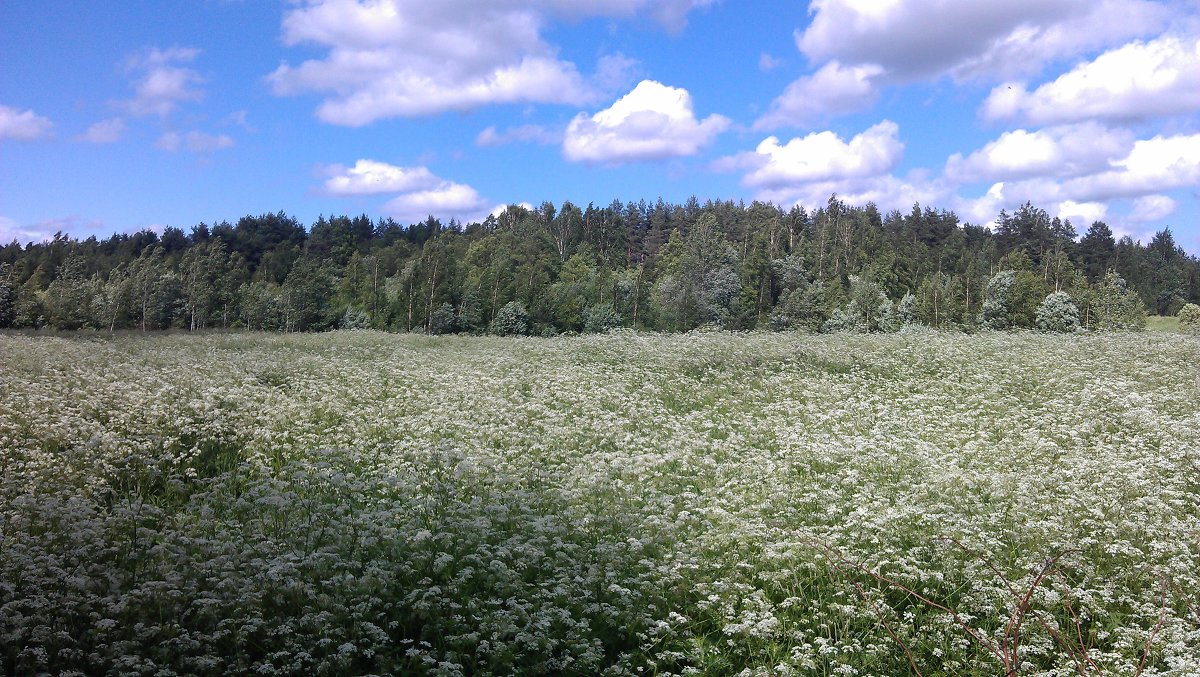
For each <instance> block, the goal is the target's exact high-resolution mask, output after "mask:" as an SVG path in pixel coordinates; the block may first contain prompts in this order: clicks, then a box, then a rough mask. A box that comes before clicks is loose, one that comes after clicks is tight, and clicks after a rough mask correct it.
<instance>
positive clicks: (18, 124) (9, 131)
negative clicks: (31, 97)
mask: <svg viewBox="0 0 1200 677" xmlns="http://www.w3.org/2000/svg"><path fill="white" fill-rule="evenodd" d="M53 128H54V123H53V122H50V120H49V119H47V118H44V117H42V116H40V115H38V114H37V113H35V112H33V111H32V110H24V111H22V110H17V109H16V108H11V107H9V106H4V105H0V139H17V140H19V141H35V140H37V139H41V138H45V137H47V136H49V135H50V130H51V129H53Z"/></svg>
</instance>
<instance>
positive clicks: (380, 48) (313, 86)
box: [268, 0, 712, 126]
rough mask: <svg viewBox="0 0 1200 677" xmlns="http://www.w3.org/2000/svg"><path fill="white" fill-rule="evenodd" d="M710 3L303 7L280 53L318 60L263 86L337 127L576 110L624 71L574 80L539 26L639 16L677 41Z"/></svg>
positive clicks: (603, 65)
mask: <svg viewBox="0 0 1200 677" xmlns="http://www.w3.org/2000/svg"><path fill="white" fill-rule="evenodd" d="M711 2H712V0H673V1H670V2H655V1H654V0H606V1H601V2H594V3H579V2H574V1H573V0H570V1H569V0H525V1H524V2H503V3H480V2H476V1H474V0H442V1H440V2H428V1H427V0H305V1H304V2H302V3H301V4H300V6H299V7H296V8H295V9H293V10H291V11H290V12H288V13H287V14H286V15H285V17H284V20H283V39H284V42H285V43H286V44H288V45H299V44H309V45H315V46H317V47H318V48H324V49H327V50H328V53H327V54H326V55H325V56H324V57H323V58H319V59H310V60H307V61H304V62H303V63H300V64H299V65H295V66H293V65H291V64H287V63H284V64H282V65H280V66H279V68H277V69H276V70H275V71H274V72H273V73H271V75H270V76H268V79H269V81H270V82H271V84H272V87H273V89H274V91H275V93H276V94H279V95H293V94H299V93H304V92H317V93H321V94H324V95H325V97H326V98H325V99H324V100H323V101H322V103H321V104H320V106H319V107H318V109H317V117H318V118H320V119H321V120H323V121H325V122H329V123H334V124H342V125H349V126H361V125H365V124H369V123H371V122H374V121H376V120H380V119H384V118H389V117H395V116H417V115H428V114H433V113H439V112H443V111H447V110H465V109H470V108H476V107H479V106H483V105H487V104H495V103H556V104H571V105H585V104H588V103H592V102H594V101H595V100H597V99H598V98H599V96H600V95H601V93H602V92H601V90H602V89H604V88H605V87H606V86H611V85H613V84H614V83H616V82H621V81H624V79H625V78H627V76H628V71H629V69H630V67H631V65H632V63H633V62H632V61H631V60H629V59H627V58H625V57H623V56H621V55H610V56H609V57H605V58H601V59H600V60H599V61H598V63H597V68H596V74H595V77H594V78H592V79H589V78H585V77H584V76H583V75H581V74H580V72H579V69H578V67H577V66H576V65H575V64H574V63H571V62H569V61H564V60H561V59H559V58H558V56H557V49H556V48H555V47H554V46H552V45H550V44H548V43H547V42H546V41H545V40H544V39H543V37H542V32H543V29H544V27H545V26H546V24H547V23H548V22H549V21H551V20H552V19H554V18H566V19H571V20H579V19H583V18H586V17H594V16H609V17H634V16H636V15H638V14H641V13H648V14H650V15H651V16H653V17H654V18H656V19H658V20H659V21H660V22H661V23H662V24H663V25H665V26H668V27H669V28H675V29H677V28H680V27H682V25H683V22H684V21H685V19H686V16H687V13H688V12H689V11H691V10H692V9H694V8H696V7H702V6H705V5H708V4H711Z"/></svg>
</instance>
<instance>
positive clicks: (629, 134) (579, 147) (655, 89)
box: [563, 80, 730, 164]
mask: <svg viewBox="0 0 1200 677" xmlns="http://www.w3.org/2000/svg"><path fill="white" fill-rule="evenodd" d="M729 124H730V122H729V119H728V118H726V117H724V116H721V115H716V114H713V115H709V116H708V117H706V118H704V119H703V120H697V119H696V114H695V111H694V110H693V107H692V97H691V95H690V94H689V93H688V91H687V90H686V89H681V88H678V87H668V86H666V85H663V84H661V83H659V82H655V81H653V80H643V81H642V82H640V83H638V85H637V87H634V88H633V91H631V92H629V93H628V94H626V95H625V96H623V97H621V98H620V99H617V101H616V102H615V103H613V105H612V106H611V107H609V108H606V109H604V110H602V111H600V112H598V113H596V114H595V115H592V116H590V117H589V116H588V115H587V114H586V113H580V114H579V115H577V116H575V119H573V120H571V124H570V125H568V126H567V132H566V136H565V138H564V140H563V156H564V157H566V159H568V160H570V161H572V162H595V163H603V164H621V163H624V162H634V161H639V160H661V159H664V158H670V157H681V156H686V155H695V154H696V152H698V151H699V150H700V148H702V147H704V146H706V145H708V143H709V142H711V141H712V140H713V138H714V137H716V136H717V135H718V134H720V133H721V132H723V131H725V130H726V129H727V128H728V127H729Z"/></svg>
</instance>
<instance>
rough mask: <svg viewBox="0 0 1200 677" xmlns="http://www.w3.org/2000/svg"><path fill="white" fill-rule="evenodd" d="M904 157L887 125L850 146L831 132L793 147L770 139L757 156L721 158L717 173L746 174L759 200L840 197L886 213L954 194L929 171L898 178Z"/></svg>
mask: <svg viewBox="0 0 1200 677" xmlns="http://www.w3.org/2000/svg"><path fill="white" fill-rule="evenodd" d="M903 153H904V144H903V143H902V142H901V141H900V139H899V127H898V126H897V125H896V123H894V122H892V121H890V120H884V121H882V122H880V123H878V124H876V125H874V126H872V127H870V128H868V129H866V130H865V131H863V132H862V133H861V134H858V135H856V136H854V137H853V138H851V139H850V140H849V141H846V140H844V139H843V138H842V137H840V136H838V135H837V134H835V133H833V132H830V131H824V132H816V133H812V134H809V135H807V136H804V137H796V138H793V139H791V140H789V141H788V142H787V143H781V142H780V140H779V139H778V138H777V137H774V136H770V137H767V138H766V139H764V140H763V141H762V143H760V144H759V145H758V147H757V148H756V149H755V150H754V151H749V152H744V153H739V154H737V155H733V156H728V157H724V158H721V159H719V160H717V161H716V162H714V163H713V164H712V168H713V169H714V170H716V171H735V170H740V171H744V172H746V173H745V174H744V176H743V177H742V185H745V186H748V187H752V188H754V189H756V193H755V198H756V199H759V200H769V201H771V202H775V203H777V204H783V205H789V204H804V205H809V206H813V205H820V204H824V203H825V201H826V200H828V199H829V196H830V195H831V194H834V193H836V194H837V195H838V197H839V198H841V199H843V200H845V201H847V202H850V203H852V204H865V203H867V202H873V203H875V204H876V205H877V206H879V207H880V208H881V209H885V210H888V209H907V208H909V207H911V206H912V204H913V203H914V202H921V203H923V204H933V203H937V202H941V201H943V200H944V199H945V198H946V197H947V195H948V193H949V186H948V184H946V182H945V181H943V180H941V179H930V177H929V176H928V175H927V173H926V172H923V171H914V172H910V173H909V174H908V175H907V176H905V177H903V178H901V177H897V176H895V175H893V174H892V171H893V170H894V169H895V168H896V166H897V165H898V164H899V162H900V160H901V157H902V156H903Z"/></svg>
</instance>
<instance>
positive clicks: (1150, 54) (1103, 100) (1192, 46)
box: [983, 36, 1200, 124]
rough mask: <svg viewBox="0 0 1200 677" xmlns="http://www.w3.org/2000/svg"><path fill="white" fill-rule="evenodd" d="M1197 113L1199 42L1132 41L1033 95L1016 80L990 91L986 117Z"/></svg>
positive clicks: (1046, 120) (1037, 119) (1047, 120)
mask: <svg viewBox="0 0 1200 677" xmlns="http://www.w3.org/2000/svg"><path fill="white" fill-rule="evenodd" d="M1197 111H1200V39H1197V38H1189V39H1186V40H1185V39H1181V38H1178V37H1174V36H1163V37H1160V38H1158V39H1156V40H1152V41H1150V42H1132V43H1130V44H1127V45H1125V46H1123V47H1121V48H1119V49H1114V50H1111V51H1108V52H1105V53H1104V54H1101V55H1100V56H1098V57H1096V58H1095V59H1094V60H1092V61H1089V62H1086V63H1082V64H1080V65H1078V66H1076V67H1075V68H1074V69H1072V70H1071V71H1069V72H1067V73H1065V74H1063V75H1062V76H1060V77H1058V78H1057V79H1056V80H1054V81H1053V82H1048V83H1046V84H1044V85H1041V86H1040V87H1038V88H1037V89H1035V90H1034V91H1032V92H1029V91H1027V89H1026V86H1025V85H1024V84H1022V83H1019V82H1010V83H1005V84H1003V85H1000V86H998V87H996V88H995V89H994V90H992V93H991V95H989V96H988V98H987V101H986V102H984V105H983V115H984V117H986V118H989V119H1001V118H1020V119H1023V120H1027V121H1029V122H1032V123H1035V124H1052V123H1057V122H1066V121H1075V120H1085V119H1096V118H1103V119H1123V120H1133V119H1144V118H1149V117H1157V116H1165V115H1177V114H1187V113H1194V112H1197Z"/></svg>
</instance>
